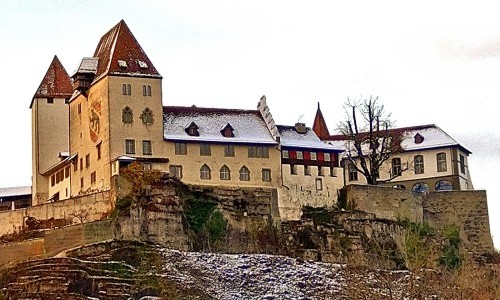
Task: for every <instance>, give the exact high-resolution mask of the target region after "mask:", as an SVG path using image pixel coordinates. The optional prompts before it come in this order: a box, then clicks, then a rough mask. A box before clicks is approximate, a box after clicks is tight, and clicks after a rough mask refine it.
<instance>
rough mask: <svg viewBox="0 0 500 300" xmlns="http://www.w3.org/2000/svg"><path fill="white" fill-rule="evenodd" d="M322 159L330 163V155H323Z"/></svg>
mask: <svg viewBox="0 0 500 300" xmlns="http://www.w3.org/2000/svg"><path fill="white" fill-rule="evenodd" d="M324 159H325V161H330V160H331V156H330V153H325V155H324Z"/></svg>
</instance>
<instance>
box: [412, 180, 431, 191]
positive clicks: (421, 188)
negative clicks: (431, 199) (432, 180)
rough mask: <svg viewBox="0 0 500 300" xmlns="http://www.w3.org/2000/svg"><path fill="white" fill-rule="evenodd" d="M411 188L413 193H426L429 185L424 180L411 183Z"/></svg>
mask: <svg viewBox="0 0 500 300" xmlns="http://www.w3.org/2000/svg"><path fill="white" fill-rule="evenodd" d="M411 190H412V191H413V192H415V193H427V192H428V191H429V185H428V184H427V183H425V182H418V183H415V184H414V185H413V187H412V188H411Z"/></svg>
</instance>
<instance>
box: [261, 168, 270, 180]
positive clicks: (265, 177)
mask: <svg viewBox="0 0 500 300" xmlns="http://www.w3.org/2000/svg"><path fill="white" fill-rule="evenodd" d="M262 181H265V182H271V170H270V169H262Z"/></svg>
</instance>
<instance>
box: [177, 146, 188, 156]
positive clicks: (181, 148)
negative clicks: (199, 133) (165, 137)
mask: <svg viewBox="0 0 500 300" xmlns="http://www.w3.org/2000/svg"><path fill="white" fill-rule="evenodd" d="M175 154H176V155H186V154H187V145H186V143H175Z"/></svg>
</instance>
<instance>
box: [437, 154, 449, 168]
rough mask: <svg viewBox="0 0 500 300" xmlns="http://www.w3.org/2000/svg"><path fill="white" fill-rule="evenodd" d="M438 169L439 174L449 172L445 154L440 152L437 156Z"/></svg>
mask: <svg viewBox="0 0 500 300" xmlns="http://www.w3.org/2000/svg"><path fill="white" fill-rule="evenodd" d="M436 168H437V171H438V172H447V171H448V162H447V159H446V153H445V152H439V153H437V154H436Z"/></svg>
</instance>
